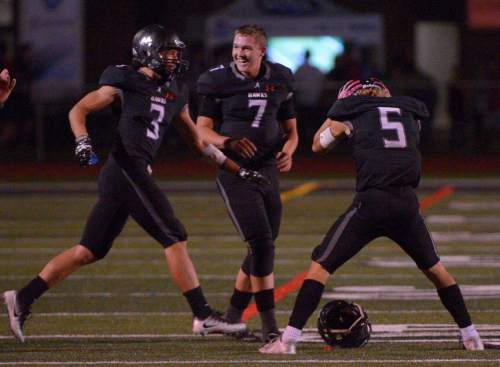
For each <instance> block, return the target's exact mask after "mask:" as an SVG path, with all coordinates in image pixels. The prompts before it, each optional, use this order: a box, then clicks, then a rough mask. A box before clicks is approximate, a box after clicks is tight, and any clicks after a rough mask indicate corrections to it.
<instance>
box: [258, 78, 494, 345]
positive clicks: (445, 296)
mask: <svg viewBox="0 0 500 367" xmlns="http://www.w3.org/2000/svg"><path fill="white" fill-rule="evenodd" d="M426 116H427V109H426V107H425V105H424V104H422V103H421V102H419V101H417V100H416V99H413V98H410V97H391V96H390V93H389V90H388V89H387V88H386V86H385V85H384V84H383V83H382V82H381V81H380V80H378V79H375V78H371V79H368V80H364V81H360V80H351V81H349V82H347V83H346V84H345V85H344V87H343V88H342V89H341V90H340V92H339V97H338V100H337V101H336V102H335V103H334V104H333V106H332V108H331V109H330V111H328V118H327V119H326V121H325V122H324V123H323V125H322V126H321V127H320V129H319V130H318V131H317V132H316V134H315V136H314V142H313V147H312V148H313V151H314V152H316V153H321V152H325V151H327V150H329V149H331V148H332V147H334V146H335V145H336V144H337V143H338V142H339V141H340V140H342V139H346V138H349V140H350V141H351V142H352V148H353V155H354V159H355V161H356V171H357V184H356V196H355V197H354V201H353V203H352V204H351V206H350V207H349V208H348V209H347V211H346V212H345V213H344V214H342V215H341V216H340V217H339V218H338V219H337V221H336V222H335V223H334V224H333V225H332V227H331V228H330V230H329V231H328V233H327V234H326V236H325V237H324V239H323V241H322V243H321V244H320V245H319V246H317V247H316V248H315V249H314V250H313V253H312V263H311V266H310V268H309V272H308V274H307V276H306V279H305V281H304V283H303V284H302V287H301V289H300V291H299V294H298V296H297V299H296V301H295V306H294V308H293V311H292V315H291V316H290V319H289V322H288V326H287V327H286V329H285V332H284V333H283V335H282V336H281V337H279V338H276V339H275V340H273V341H272V342H270V343H268V344H266V345H265V346H263V347H262V348H260V352H261V353H269V354H293V353H295V345H296V344H297V342H298V341H299V338H300V336H301V333H302V328H303V327H304V326H305V324H306V322H307V320H308V319H309V317H310V316H311V315H312V314H313V312H314V310H315V309H316V307H317V306H318V304H319V302H320V299H321V295H322V293H323V289H324V286H325V283H326V281H327V280H328V278H329V276H330V275H331V274H333V273H334V272H335V271H336V270H337V269H338V268H339V267H340V266H341V265H342V264H344V263H345V262H346V261H348V260H349V259H351V258H352V257H353V256H354V255H356V254H357V253H358V252H359V251H360V250H361V249H362V248H363V247H364V246H366V245H367V244H368V243H369V242H371V241H373V240H374V239H376V238H378V237H382V236H384V237H388V238H390V239H391V240H393V241H394V242H396V243H397V244H398V245H399V246H400V247H401V248H402V249H403V250H404V251H405V252H406V253H407V254H408V255H409V256H410V257H411V258H412V259H413V261H414V262H415V263H416V265H417V266H418V268H419V269H420V270H421V271H422V272H423V273H424V274H425V275H426V276H427V278H428V279H429V280H430V281H431V282H432V283H433V284H434V286H435V287H436V288H437V293H438V296H439V298H440V299H441V302H442V303H443V305H444V306H445V307H446V309H447V310H448V311H449V312H450V314H451V315H452V316H453V319H454V320H455V322H456V323H457V325H458V326H459V328H460V332H461V341H462V346H463V347H464V348H465V349H468V350H482V349H484V346H483V343H482V341H481V338H480V337H479V335H478V333H477V331H476V329H475V328H474V326H473V325H472V322H471V318H470V316H469V313H468V311H467V307H466V306H465V302H464V299H463V297H462V293H461V291H460V288H459V287H458V285H457V283H456V282H455V279H453V277H452V276H451V275H450V274H449V273H448V271H447V270H446V268H445V267H444V265H443V264H442V263H441V261H440V259H439V257H438V255H437V253H436V248H435V246H434V242H433V240H432V238H431V234H430V233H429V231H428V230H427V227H426V226H425V223H424V220H423V218H422V216H421V215H420V213H419V204H418V200H417V197H416V195H415V192H414V189H415V188H416V187H417V186H418V183H419V180H420V153H419V151H418V141H419V130H420V122H419V120H420V119H422V118H425V117H426Z"/></svg>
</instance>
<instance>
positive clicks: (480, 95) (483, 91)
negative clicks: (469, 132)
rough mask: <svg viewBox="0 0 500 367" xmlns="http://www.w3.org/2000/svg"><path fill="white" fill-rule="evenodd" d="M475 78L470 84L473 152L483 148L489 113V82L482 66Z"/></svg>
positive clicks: (490, 90)
mask: <svg viewBox="0 0 500 367" xmlns="http://www.w3.org/2000/svg"><path fill="white" fill-rule="evenodd" d="M477 70H478V75H477V78H475V80H474V81H473V84H472V97H471V99H472V122H473V124H472V126H473V142H474V146H473V149H474V152H475V153H479V152H481V151H482V150H483V149H484V148H485V124H486V120H487V119H488V117H489V114H490V98H491V92H492V89H491V84H490V83H489V80H488V75H487V70H486V68H485V67H484V66H482V65H481V66H480V67H479V68H478V69H477Z"/></svg>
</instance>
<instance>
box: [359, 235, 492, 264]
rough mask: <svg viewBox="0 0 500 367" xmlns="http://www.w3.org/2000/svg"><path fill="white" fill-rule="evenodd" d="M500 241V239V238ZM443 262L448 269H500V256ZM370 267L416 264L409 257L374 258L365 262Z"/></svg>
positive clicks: (452, 258)
mask: <svg viewBox="0 0 500 367" xmlns="http://www.w3.org/2000/svg"><path fill="white" fill-rule="evenodd" d="M499 239H500V238H499ZM441 261H442V262H443V263H444V264H445V265H446V267H449V268H451V267H466V268H471V267H472V268H500V256H470V255H446V256H441ZM365 264H366V265H368V266H376V267H383V268H414V267H415V263H414V262H413V260H412V259H411V258H409V257H393V258H385V257H372V258H371V259H368V260H367V261H365Z"/></svg>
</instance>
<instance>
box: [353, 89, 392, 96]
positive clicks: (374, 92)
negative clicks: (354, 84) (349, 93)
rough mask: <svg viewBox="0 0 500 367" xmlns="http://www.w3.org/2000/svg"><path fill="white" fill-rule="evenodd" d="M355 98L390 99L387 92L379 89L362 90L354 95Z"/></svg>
mask: <svg viewBox="0 0 500 367" xmlns="http://www.w3.org/2000/svg"><path fill="white" fill-rule="evenodd" d="M354 95H355V96H363V97H364V96H372V97H390V96H389V95H387V90H385V89H381V88H364V89H360V90H358V91H357V92H356V93H354Z"/></svg>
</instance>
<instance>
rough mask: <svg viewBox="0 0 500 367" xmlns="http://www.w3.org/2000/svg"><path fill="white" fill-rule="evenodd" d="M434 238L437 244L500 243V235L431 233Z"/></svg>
mask: <svg viewBox="0 0 500 367" xmlns="http://www.w3.org/2000/svg"><path fill="white" fill-rule="evenodd" d="M431 235H432V238H434V241H436V242H487V243H490V242H494V243H497V242H500V233H498V232H493V233H472V232H468V231H460V232H451V231H450V232H431Z"/></svg>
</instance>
